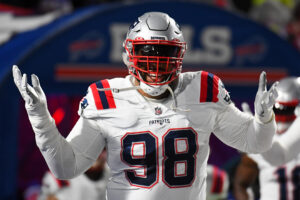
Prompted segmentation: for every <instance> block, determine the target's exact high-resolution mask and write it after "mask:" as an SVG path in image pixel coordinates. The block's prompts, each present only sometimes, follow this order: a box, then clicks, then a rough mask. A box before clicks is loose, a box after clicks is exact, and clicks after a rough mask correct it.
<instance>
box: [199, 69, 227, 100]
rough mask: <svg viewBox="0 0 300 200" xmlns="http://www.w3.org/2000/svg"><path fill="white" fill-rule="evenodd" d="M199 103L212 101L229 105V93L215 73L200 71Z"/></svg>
mask: <svg viewBox="0 0 300 200" xmlns="http://www.w3.org/2000/svg"><path fill="white" fill-rule="evenodd" d="M199 100H200V103H205V102H212V103H217V102H218V103H221V104H222V105H229V104H230V103H231V99H230V95H229V93H228V92H227V90H226V89H225V86H224V84H223V82H222V80H221V79H220V78H219V77H218V76H217V75H215V74H212V73H209V72H206V71H201V74H200V99H199Z"/></svg>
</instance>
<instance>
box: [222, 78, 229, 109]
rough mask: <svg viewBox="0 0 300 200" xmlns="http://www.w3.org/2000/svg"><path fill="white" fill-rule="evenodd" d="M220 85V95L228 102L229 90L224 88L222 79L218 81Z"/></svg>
mask: <svg viewBox="0 0 300 200" xmlns="http://www.w3.org/2000/svg"><path fill="white" fill-rule="evenodd" d="M220 86H221V91H220V95H221V97H222V98H223V100H224V101H225V102H226V103H228V104H230V103H231V99H230V95H229V92H228V91H227V90H226V89H225V86H224V84H223V82H222V81H220Z"/></svg>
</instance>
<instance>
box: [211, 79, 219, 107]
mask: <svg viewBox="0 0 300 200" xmlns="http://www.w3.org/2000/svg"><path fill="white" fill-rule="evenodd" d="M218 94H219V77H217V76H216V75H214V80H213V99H212V101H213V102H218V101H219V99H218Z"/></svg>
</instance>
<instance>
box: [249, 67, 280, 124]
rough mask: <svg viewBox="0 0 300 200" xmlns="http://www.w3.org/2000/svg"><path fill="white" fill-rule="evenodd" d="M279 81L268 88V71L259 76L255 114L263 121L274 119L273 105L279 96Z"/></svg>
mask: <svg viewBox="0 0 300 200" xmlns="http://www.w3.org/2000/svg"><path fill="white" fill-rule="evenodd" d="M277 85H278V81H277V82H275V83H274V84H273V85H272V87H271V88H270V90H269V91H268V90H267V78H266V72H264V71H263V72H262V73H261V74H260V77H259V84H258V91H257V93H256V97H255V102H254V108H255V116H256V117H257V118H258V120H259V121H261V122H262V123H267V122H269V121H270V120H271V119H272V115H273V110H272V108H273V105H274V104H275V100H276V98H277V97H278V91H277Z"/></svg>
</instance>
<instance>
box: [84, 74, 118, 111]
mask: <svg viewBox="0 0 300 200" xmlns="http://www.w3.org/2000/svg"><path fill="white" fill-rule="evenodd" d="M89 88H90V89H91V92H92V94H93V99H94V102H95V105H96V108H97V110H104V109H109V108H116V104H115V100H114V97H113V94H112V91H111V90H109V89H110V85H109V83H108V80H107V79H105V80H102V81H98V82H96V83H93V84H91V85H90V86H89Z"/></svg>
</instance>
